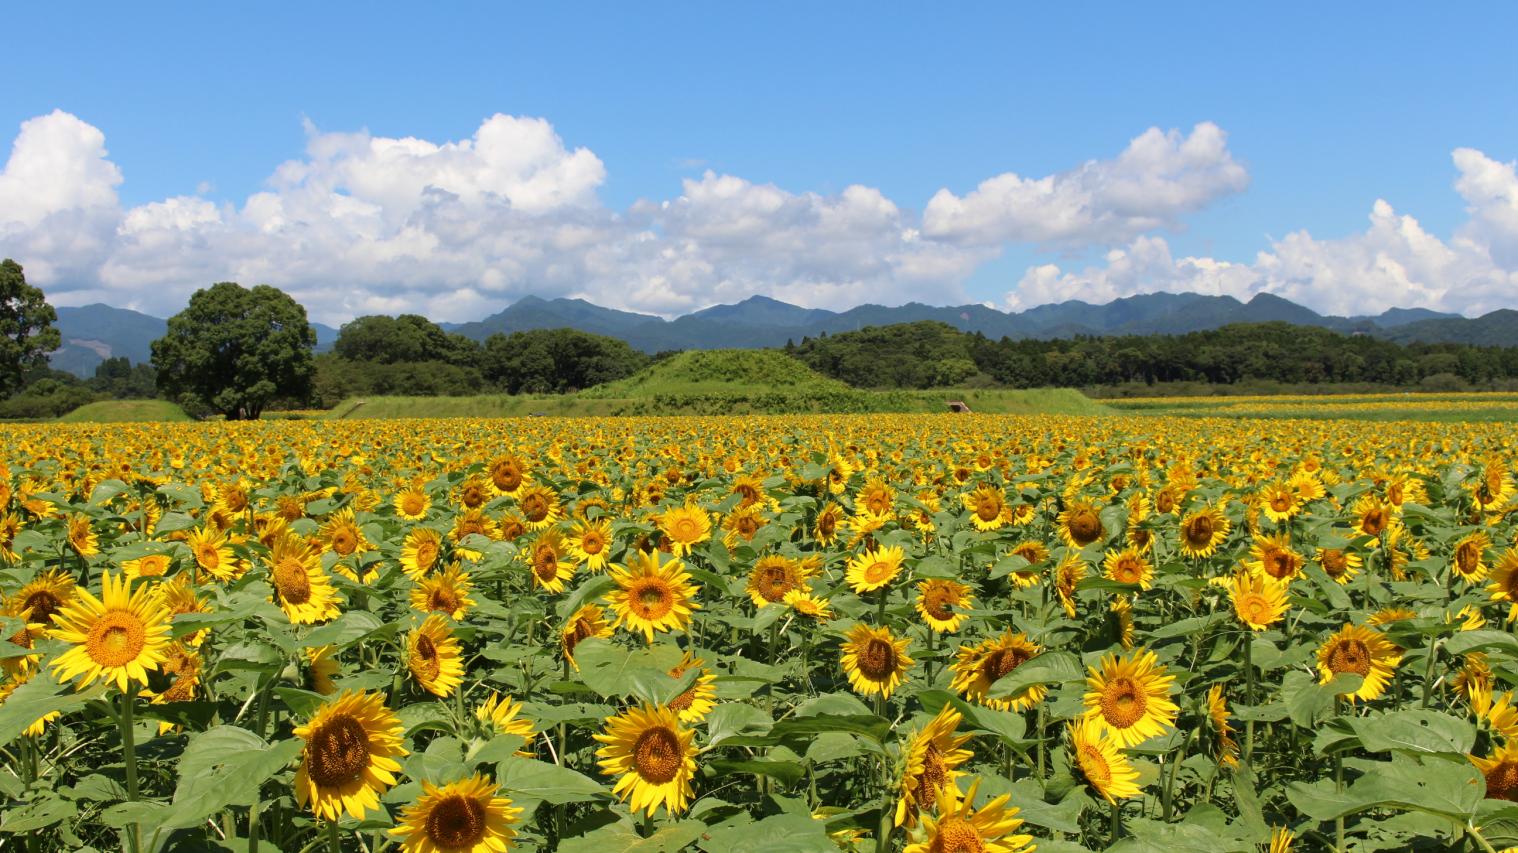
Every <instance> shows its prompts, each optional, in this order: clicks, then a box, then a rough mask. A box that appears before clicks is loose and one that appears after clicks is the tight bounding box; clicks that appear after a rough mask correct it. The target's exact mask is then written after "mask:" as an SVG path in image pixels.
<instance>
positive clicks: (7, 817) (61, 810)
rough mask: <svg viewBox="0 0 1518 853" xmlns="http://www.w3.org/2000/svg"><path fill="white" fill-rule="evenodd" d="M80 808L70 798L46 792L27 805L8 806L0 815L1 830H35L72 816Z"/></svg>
mask: <svg viewBox="0 0 1518 853" xmlns="http://www.w3.org/2000/svg"><path fill="white" fill-rule="evenodd" d="M77 811H78V809H77V808H76V807H75V805H74V804H73V803H71V802H69V801H68V800H65V799H63V798H61V797H55V796H51V795H47V794H44V795H43V796H40V797H38V798H37V799H35V800H33V801H31V802H30V803H26V804H25V805H15V806H8V807H7V808H6V809H5V812H4V817H0V832H5V833H16V832H33V831H35V830H38V829H46V828H47V827H49V826H52V825H53V824H55V823H58V822H59V821H62V820H65V819H67V818H69V817H72V816H73V815H74V814H75V813H76V812H77Z"/></svg>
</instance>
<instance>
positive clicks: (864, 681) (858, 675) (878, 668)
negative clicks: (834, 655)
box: [842, 623, 912, 699]
mask: <svg viewBox="0 0 1518 853" xmlns="http://www.w3.org/2000/svg"><path fill="white" fill-rule="evenodd" d="M910 642H911V641H910V640H909V639H908V638H906V637H902V638H900V639H897V638H896V637H894V636H893V635H892V634H891V629H890V628H885V627H881V628H871V627H870V626H869V625H865V624H863V623H860V624H858V625H855V626H854V627H853V628H850V629H849V632H848V635H847V639H846V640H845V641H844V643H843V658H842V662H843V670H844V673H845V674H846V675H847V676H848V678H849V683H850V684H851V685H853V687H854V689H855V690H857V691H858V692H860V693H863V694H864V695H866V696H870V695H873V694H876V693H879V694H880V695H881V696H883V697H885V698H887V699H889V698H890V696H891V692H892V691H894V690H895V689H896V688H897V687H899V686H900V685H901V683H902V681H904V680H905V678H906V672H907V669H908V668H910V667H911V666H912V659H911V658H910V657H908V656H907V653H906V652H907V646H908V644H909V643H910Z"/></svg>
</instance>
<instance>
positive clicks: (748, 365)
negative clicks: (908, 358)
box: [580, 350, 852, 399]
mask: <svg viewBox="0 0 1518 853" xmlns="http://www.w3.org/2000/svg"><path fill="white" fill-rule="evenodd" d="M851 390H852V389H851V388H849V386H848V385H846V384H844V383H842V382H840V381H838V380H836V379H829V378H828V377H826V376H823V375H822V374H820V373H817V372H816V371H814V370H812V369H811V368H809V367H807V366H806V365H804V364H802V363H801V362H800V361H797V360H796V359H794V358H791V357H790V356H788V355H786V354H785V353H781V352H771V351H767V350H692V351H687V352H682V353H680V354H679V355H675V356H671V357H670V358H667V359H665V360H663V361H661V362H658V363H656V364H652V365H650V366H648V367H646V368H644V369H643V370H640V371H638V372H637V373H634V374H633V375H632V376H629V377H627V378H626V379H619V380H617V381H616V382H608V383H606V384H605V385H597V386H596V387H594V388H587V389H585V390H584V391H581V392H580V396H582V397H586V398H591V399H637V398H644V397H653V396H657V395H668V394H724V393H738V394H744V395H756V394H771V393H780V394H829V393H841V392H847V391H851Z"/></svg>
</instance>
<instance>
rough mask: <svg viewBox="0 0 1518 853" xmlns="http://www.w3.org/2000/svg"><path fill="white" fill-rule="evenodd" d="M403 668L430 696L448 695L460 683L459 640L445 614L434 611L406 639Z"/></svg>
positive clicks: (462, 672)
mask: <svg viewBox="0 0 1518 853" xmlns="http://www.w3.org/2000/svg"><path fill="white" fill-rule="evenodd" d="M406 667H407V668H408V669H410V670H411V677H412V678H414V679H416V683H417V684H418V685H420V686H421V688H422V689H423V690H425V691H427V692H428V693H431V694H432V695H434V696H452V695H453V691H454V690H456V689H457V688H458V686H459V685H460V684H462V683H463V682H464V662H463V661H462V660H461V659H460V656H459V641H458V639H457V638H455V637H454V636H453V628H452V627H451V626H450V625H449V623H448V617H446V616H444V615H443V614H441V613H434V614H432V615H431V616H428V617H427V620H426V621H425V622H423V623H422V624H421V625H420V626H419V627H417V629H416V630H414V631H412V632H411V635H410V636H409V637H407V638H406Z"/></svg>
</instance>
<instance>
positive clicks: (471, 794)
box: [390, 773, 522, 853]
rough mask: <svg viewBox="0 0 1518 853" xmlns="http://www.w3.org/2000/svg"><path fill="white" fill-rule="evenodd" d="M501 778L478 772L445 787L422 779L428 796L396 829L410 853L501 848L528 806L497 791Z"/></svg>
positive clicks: (496, 851)
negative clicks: (519, 805)
mask: <svg viewBox="0 0 1518 853" xmlns="http://www.w3.org/2000/svg"><path fill="white" fill-rule="evenodd" d="M496 791H497V786H496V785H495V783H493V782H491V781H490V780H488V779H486V778H485V777H484V776H481V775H480V774H478V773H476V774H474V775H473V776H471V777H469V778H468V779H464V780H462V781H459V782H450V783H449V784H447V785H444V786H443V787H441V788H439V787H437V786H435V785H433V784H432V783H431V782H428V781H426V780H422V796H421V797H419V798H417V801H416V802H415V803H412V804H411V805H409V806H407V807H406V809H405V811H403V812H402V813H401V819H400V824H399V825H398V826H396V827H395V828H394V829H391V830H390V835H391V836H392V837H394V838H398V839H400V843H401V850H403V851H405V853H500V851H503V850H506V849H507V848H509V847H511V840H512V839H513V838H515V837H516V834H517V833H516V830H515V829H513V828H512V824H514V823H516V822H517V820H518V819H520V818H521V816H522V810H521V809H519V808H517V807H516V806H513V805H512V804H511V800H510V799H508V798H506V797H497V796H496Z"/></svg>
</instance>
